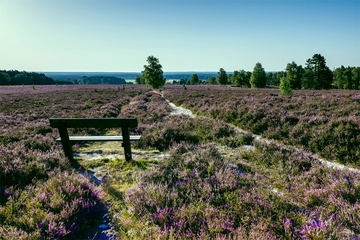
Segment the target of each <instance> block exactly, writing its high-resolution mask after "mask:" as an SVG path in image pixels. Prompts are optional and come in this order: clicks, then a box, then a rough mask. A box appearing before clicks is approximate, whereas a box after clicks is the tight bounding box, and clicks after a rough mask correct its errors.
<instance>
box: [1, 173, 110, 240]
mask: <svg viewBox="0 0 360 240" xmlns="http://www.w3.org/2000/svg"><path fill="white" fill-rule="evenodd" d="M102 198H103V196H102V194H101V189H96V188H95V187H94V186H93V185H92V184H90V183H89V181H88V180H87V179H85V178H84V177H82V176H80V175H78V174H72V173H68V172H58V171H55V172H52V173H50V176H49V180H47V181H45V182H38V183H37V184H35V185H33V186H29V187H27V188H26V189H24V190H20V189H19V190H16V191H15V192H13V193H11V194H10V195H9V197H8V201H7V202H6V204H4V205H3V206H1V207H0V223H1V224H0V225H1V227H0V237H1V238H3V239H8V238H9V237H10V236H16V235H17V234H18V237H19V238H22V237H24V238H26V236H35V237H30V238H33V239H37V238H39V236H41V238H44V239H61V238H77V237H82V236H83V234H84V233H85V234H86V231H87V230H88V229H89V228H90V227H91V226H92V224H94V221H96V220H97V219H98V218H99V214H100V212H101V208H102V205H101V201H102Z"/></svg>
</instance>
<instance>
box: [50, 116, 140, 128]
mask: <svg viewBox="0 0 360 240" xmlns="http://www.w3.org/2000/svg"><path fill="white" fill-rule="evenodd" d="M137 125H138V123H137V119H136V118H51V119H50V126H51V127H53V128H59V127H65V128H119V127H121V128H124V127H125V128H134V127H137Z"/></svg>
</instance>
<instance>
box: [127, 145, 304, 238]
mask: <svg viewBox="0 0 360 240" xmlns="http://www.w3.org/2000/svg"><path fill="white" fill-rule="evenodd" d="M184 147H185V148H186V145H185V146H184ZM184 147H181V146H180V145H178V146H177V147H176V148H174V149H173V150H172V155H171V156H170V157H169V158H168V159H166V160H165V161H164V162H163V163H160V167H159V168H158V169H154V170H153V171H150V172H148V173H145V174H144V175H143V176H142V178H141V180H140V182H139V184H138V186H136V187H134V188H132V189H131V190H129V191H128V192H127V194H126V197H125V202H126V205H127V207H128V211H127V213H126V214H124V215H123V220H122V229H121V232H122V237H123V238H128V237H130V236H131V237H134V238H139V237H140V238H141V237H145V236H148V238H151V239H167V238H169V237H170V238H171V237H175V238H180V239H181V238H187V239H197V238H202V239H213V238H218V239H228V238H241V237H243V238H254V239H255V238H259V239H265V238H266V237H268V238H279V237H280V236H283V237H290V236H291V234H296V233H295V230H294V229H293V230H291V232H289V233H287V232H286V231H285V230H284V227H283V223H282V219H284V218H285V215H291V216H292V217H293V218H294V219H295V220H294V221H295V224H294V226H295V227H298V226H299V221H300V219H301V216H300V213H299V212H298V208H297V207H296V206H295V205H291V204H288V203H286V202H284V201H282V199H281V198H279V197H277V196H276V195H274V194H271V192H269V191H264V190H263V189H261V188H258V187H259V186H257V181H256V178H257V177H256V176H255V175H253V174H252V173H250V172H246V171H244V169H245V168H244V169H243V168H242V165H241V164H240V163H238V164H236V165H234V164H232V163H230V162H228V161H226V160H225V159H223V158H222V157H221V156H220V155H219V153H218V152H217V151H216V149H215V148H214V147H213V146H212V145H205V146H198V147H196V148H195V149H193V150H192V151H190V152H187V153H185V154H184V153H183V152H184ZM178 149H183V150H180V151H179V150H178ZM255 219H256V220H255ZM146 222H148V224H147V225H146V228H142V227H141V230H142V231H140V229H138V230H139V231H138V232H137V226H138V227H139V228H140V226H144V225H145V223H146ZM149 224H150V225H149ZM149 236H150V237H149ZM297 236H298V234H297Z"/></svg>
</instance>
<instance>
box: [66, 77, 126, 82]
mask: <svg viewBox="0 0 360 240" xmlns="http://www.w3.org/2000/svg"><path fill="white" fill-rule="evenodd" d="M73 83H74V84H127V82H126V81H125V79H123V78H119V77H112V76H91V77H87V76H82V77H81V78H79V79H74V80H73Z"/></svg>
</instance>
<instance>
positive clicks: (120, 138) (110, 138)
mask: <svg viewBox="0 0 360 240" xmlns="http://www.w3.org/2000/svg"><path fill="white" fill-rule="evenodd" d="M129 137H130V141H140V138H141V135H130V136H129ZM69 140H70V141H71V142H81V141H95V142H96V141H98V142H101V141H123V136H69ZM56 141H58V142H61V138H57V139H56Z"/></svg>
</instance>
